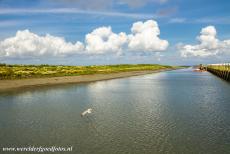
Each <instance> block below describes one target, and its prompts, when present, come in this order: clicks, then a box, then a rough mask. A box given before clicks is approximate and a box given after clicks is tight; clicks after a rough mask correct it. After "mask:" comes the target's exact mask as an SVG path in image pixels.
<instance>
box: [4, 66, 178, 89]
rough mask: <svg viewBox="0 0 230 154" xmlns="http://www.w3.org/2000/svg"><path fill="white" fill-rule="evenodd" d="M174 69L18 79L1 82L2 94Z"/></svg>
mask: <svg viewBox="0 0 230 154" xmlns="http://www.w3.org/2000/svg"><path fill="white" fill-rule="evenodd" d="M171 70H175V68H173V69H160V70H143V71H130V72H118V73H109V74H92V75H80V76H62V77H48V78H31V79H17V80H0V92H6V91H12V90H18V89H23V88H30V87H31V88H32V87H41V86H50V85H51V86H52V85H64V84H78V83H87V82H95V81H102V80H110V79H117V78H125V77H131V76H139V75H145V74H151V73H158V72H163V71H171Z"/></svg>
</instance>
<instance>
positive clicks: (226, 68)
mask: <svg viewBox="0 0 230 154" xmlns="http://www.w3.org/2000/svg"><path fill="white" fill-rule="evenodd" d="M207 71H209V72H211V73H213V74H215V75H217V76H219V77H221V78H223V79H224V80H227V81H230V63H220V64H208V65H207Z"/></svg>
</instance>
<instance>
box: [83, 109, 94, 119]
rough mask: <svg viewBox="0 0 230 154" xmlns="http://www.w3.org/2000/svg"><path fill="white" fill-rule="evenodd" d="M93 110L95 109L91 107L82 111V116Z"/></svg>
mask: <svg viewBox="0 0 230 154" xmlns="http://www.w3.org/2000/svg"><path fill="white" fill-rule="evenodd" d="M92 110H93V109H91V108H89V109H87V110H85V111H84V112H82V113H81V116H82V117H83V116H85V115H87V114H90V113H92Z"/></svg>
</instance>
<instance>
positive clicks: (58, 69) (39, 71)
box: [0, 64, 175, 79]
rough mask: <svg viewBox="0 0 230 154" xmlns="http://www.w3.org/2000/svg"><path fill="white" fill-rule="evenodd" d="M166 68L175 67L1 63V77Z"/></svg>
mask: <svg viewBox="0 0 230 154" xmlns="http://www.w3.org/2000/svg"><path fill="white" fill-rule="evenodd" d="M166 68H175V67H172V66H166V65H157V64H136V65H131V64H120V65H92V66H64V65H7V64H0V79H21V78H40V77H56V76H77V75H86V74H107V73H116V72H127V71H141V70H159V69H166Z"/></svg>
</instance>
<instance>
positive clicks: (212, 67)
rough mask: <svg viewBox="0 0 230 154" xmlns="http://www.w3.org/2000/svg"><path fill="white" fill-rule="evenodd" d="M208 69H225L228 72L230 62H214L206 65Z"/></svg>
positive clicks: (229, 70)
mask: <svg viewBox="0 0 230 154" xmlns="http://www.w3.org/2000/svg"><path fill="white" fill-rule="evenodd" d="M207 68H208V69H212V70H219V71H227V72H230V63H227V64H216V65H215V64H214V65H208V66H207Z"/></svg>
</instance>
